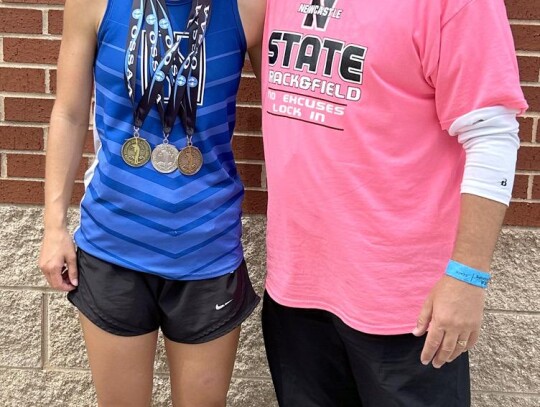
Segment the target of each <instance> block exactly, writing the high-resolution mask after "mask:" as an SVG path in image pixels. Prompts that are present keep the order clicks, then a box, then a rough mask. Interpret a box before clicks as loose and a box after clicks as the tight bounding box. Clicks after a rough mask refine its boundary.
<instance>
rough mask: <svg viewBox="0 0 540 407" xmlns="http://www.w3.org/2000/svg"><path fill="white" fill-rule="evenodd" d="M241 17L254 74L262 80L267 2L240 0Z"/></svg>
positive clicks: (264, 0)
mask: <svg viewBox="0 0 540 407" xmlns="http://www.w3.org/2000/svg"><path fill="white" fill-rule="evenodd" d="M238 7H239V10H240V17H241V19H242V25H243V26H244V33H245V36H246V42H247V49H248V54H249V59H250V61H251V65H252V66H253V72H254V73H255V76H256V77H257V78H258V79H260V74H261V56H262V46H261V42H262V36H263V29H264V15H265V12H266V0H238Z"/></svg>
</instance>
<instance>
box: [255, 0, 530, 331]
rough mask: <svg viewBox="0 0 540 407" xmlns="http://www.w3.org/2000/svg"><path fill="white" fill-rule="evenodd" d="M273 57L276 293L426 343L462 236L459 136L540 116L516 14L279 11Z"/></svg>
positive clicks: (356, 6) (267, 40)
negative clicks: (420, 327)
mask: <svg viewBox="0 0 540 407" xmlns="http://www.w3.org/2000/svg"><path fill="white" fill-rule="evenodd" d="M317 6H319V7H317ZM321 7H322V8H321ZM325 7H329V8H325ZM317 11H319V12H321V13H322V15H320V16H318V17H317V16H313V15H312V14H309V13H310V12H317ZM310 15H311V16H313V18H311V17H310ZM263 43H264V44H265V46H266V47H267V49H268V53H269V57H270V58H269V59H270V62H268V59H267V58H263V73H262V77H263V83H264V85H263V135H264V143H265V152H266V169H267V176H268V191H269V206H268V240H267V242H268V243H267V244H268V278H267V289H268V291H269V293H270V294H271V296H272V297H273V298H274V299H275V300H276V301H278V302H279V303H281V304H284V305H287V306H294V307H302V308H319V309H324V310H327V311H330V312H333V313H335V314H336V315H338V316H339V317H341V318H342V319H343V321H344V322H345V323H347V324H348V325H350V326H351V327H353V328H355V329H357V330H360V331H363V332H367V333H375V334H401V333H406V332H410V331H411V330H412V329H413V327H414V326H415V321H416V318H417V314H418V312H419V310H420V308H421V305H422V303H423V301H424V299H425V297H426V295H427V294H428V292H429V290H430V289H431V287H432V286H433V285H434V283H435V282H436V281H437V280H438V279H439V278H440V276H441V275H442V273H443V272H444V268H445V265H446V263H447V261H448V259H449V257H450V255H451V251H452V247H453V240H454V238H455V232H456V227H457V220H458V212H459V189H460V183H461V178H462V173H463V164H464V153H463V150H462V148H461V146H460V145H459V144H458V143H457V141H456V139H455V138H452V137H450V136H449V135H448V133H447V132H446V129H448V127H449V126H450V125H451V123H452V122H453V121H454V120H455V119H456V118H457V117H459V116H461V115H463V114H465V113H467V112H469V111H472V110H474V109H478V108H481V107H487V106H493V105H505V106H507V107H509V108H516V109H519V110H521V111H523V110H524V109H526V107H527V105H526V103H525V101H524V99H523V94H522V91H521V89H520V87H519V79H518V70H517V64H516V58H515V55H514V47H513V42H512V37H511V34H510V29H509V27H508V22H507V17H506V12H505V8H504V3H503V1H502V0H452V1H450V0H429V1H420V0H415V1H403V0H380V1H377V2H374V1H362V2H359V1H344V0H336V1H334V0H326V1H325V0H320V1H316V0H313V1H310V0H303V1H301V0H268V10H267V26H266V29H265V36H264V41H263ZM287 51H290V52H287ZM300 54H301V55H303V57H299V55H300ZM289 57H290V58H289ZM332 57H333V58H332ZM343 61H345V62H343ZM347 97H348V99H347Z"/></svg>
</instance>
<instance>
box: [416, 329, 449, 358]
mask: <svg viewBox="0 0 540 407" xmlns="http://www.w3.org/2000/svg"><path fill="white" fill-rule="evenodd" d="M443 339H444V330H442V329H440V328H435V327H432V329H430V330H429V332H428V335H427V338H426V342H425V343H424V348H423V349H422V354H421V355H420V361H421V362H422V364H424V365H429V363H430V362H431V361H432V360H433V358H434V356H435V354H436V353H437V352H438V350H439V348H440V347H441V345H442V342H443Z"/></svg>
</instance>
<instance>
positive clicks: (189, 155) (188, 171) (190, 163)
mask: <svg viewBox="0 0 540 407" xmlns="http://www.w3.org/2000/svg"><path fill="white" fill-rule="evenodd" d="M202 165H203V156H202V153H201V150H199V149H198V148H197V147H195V146H187V147H184V148H183V149H182V150H180V153H178V169H179V170H180V172H181V173H182V174H184V175H193V174H196V173H197V172H199V170H200V169H201V167H202Z"/></svg>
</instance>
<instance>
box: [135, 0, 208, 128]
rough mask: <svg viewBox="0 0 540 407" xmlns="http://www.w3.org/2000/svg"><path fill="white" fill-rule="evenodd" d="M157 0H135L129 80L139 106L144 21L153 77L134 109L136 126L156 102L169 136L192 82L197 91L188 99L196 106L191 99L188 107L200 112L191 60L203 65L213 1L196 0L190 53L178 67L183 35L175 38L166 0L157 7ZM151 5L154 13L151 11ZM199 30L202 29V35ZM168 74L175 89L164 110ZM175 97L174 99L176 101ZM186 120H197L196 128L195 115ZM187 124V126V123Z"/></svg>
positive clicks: (191, 17)
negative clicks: (202, 49)
mask: <svg viewBox="0 0 540 407" xmlns="http://www.w3.org/2000/svg"><path fill="white" fill-rule="evenodd" d="M155 1H156V0H146V1H145V0H134V1H133V8H132V13H131V20H130V27H131V29H130V35H128V39H127V45H126V49H127V52H126V60H125V82H126V87H127V90H128V94H129V96H130V99H131V101H132V104H133V105H135V89H136V76H137V75H136V64H137V60H138V58H137V57H138V55H139V53H140V48H141V37H142V27H143V24H145V23H146V25H147V26H148V29H147V41H148V42H147V45H148V48H149V49H150V69H149V70H150V72H148V73H149V74H151V75H152V79H151V82H150V84H148V85H147V86H146V89H145V90H144V92H143V94H142V97H141V100H140V101H139V103H138V105H137V107H136V108H135V109H134V113H133V115H134V126H135V128H136V129H138V128H140V127H141V126H142V124H143V122H144V120H145V118H146V117H147V115H148V113H149V112H150V110H151V108H152V105H153V104H154V103H156V104H157V106H158V111H159V113H160V117H161V121H162V124H163V130H164V134H165V135H166V137H168V134H169V133H170V132H171V130H172V126H173V125H174V121H175V119H176V116H177V115H178V112H179V110H180V108H181V107H182V101H183V99H184V96H185V90H186V85H187V84H188V83H191V84H193V83H195V85H194V86H193V88H194V89H195V90H194V91H193V89H191V88H190V90H191V92H189V95H188V98H191V99H193V98H194V100H195V102H194V104H195V108H193V107H191V105H192V104H191V102H189V104H188V106H190V112H191V114H193V115H195V114H196V105H197V81H198V70H196V71H195V70H193V69H192V67H193V64H191V61H194V65H195V66H196V67H198V66H199V65H200V61H199V60H198V51H199V48H200V45H201V43H202V40H203V39H204V35H205V33H206V27H207V25H208V19H209V11H210V3H211V0H202V1H201V0H199V1H200V2H201V3H203V4H202V5H200V4H199V1H195V0H194V1H193V2H192V7H191V12H190V15H189V19H188V24H187V31H188V35H189V45H188V55H187V57H186V58H185V60H184V61H183V63H182V65H181V66H180V68H178V65H179V63H180V61H181V58H182V55H181V50H180V42H181V38H180V39H178V41H174V38H173V35H174V34H173V31H172V25H171V23H170V20H169V17H168V14H167V6H166V4H165V0H157V7H156V3H155ZM150 8H151V13H149V9H150ZM201 16H202V17H203V21H202V22H201V24H199V18H200V17H201ZM199 31H201V33H200V34H199ZM196 39H198V41H195V40H196ZM173 41H174V42H173ZM158 42H159V43H158ZM158 48H160V49H158ZM163 54H164V56H163V58H161V55H163ZM171 68H172V69H171ZM186 68H188V70H187V71H186ZM171 71H172V73H171ZM192 71H193V72H196V77H195V80H193V79H190V78H191V76H192V75H191V72H192ZM167 76H168V77H169V79H170V81H171V83H173V84H174V91H172V92H171V95H169V103H168V106H167V110H166V111H164V108H163V98H164V95H163V92H162V91H163V88H164V83H165V79H166V78H167ZM182 78H183V79H182ZM171 100H172V101H173V103H172V104H171ZM182 121H183V122H184V123H188V122H189V123H193V125H192V127H191V128H194V122H195V118H194V116H193V117H192V118H187V119H185V120H182ZM185 127H186V128H187V126H186V125H185ZM186 131H187V130H186Z"/></svg>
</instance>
